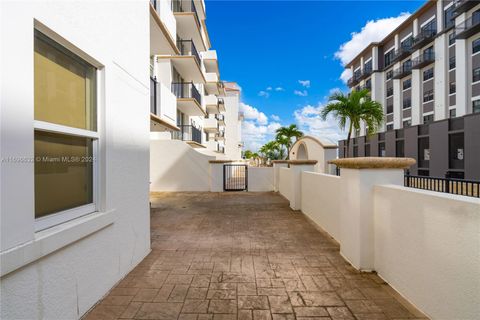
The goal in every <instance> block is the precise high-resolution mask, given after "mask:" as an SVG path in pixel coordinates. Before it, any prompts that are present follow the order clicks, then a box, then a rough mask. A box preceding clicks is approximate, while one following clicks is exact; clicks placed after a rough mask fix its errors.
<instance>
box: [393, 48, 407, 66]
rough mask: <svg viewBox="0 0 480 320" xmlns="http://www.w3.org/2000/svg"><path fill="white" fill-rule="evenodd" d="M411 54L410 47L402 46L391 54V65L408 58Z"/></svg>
mask: <svg viewBox="0 0 480 320" xmlns="http://www.w3.org/2000/svg"><path fill="white" fill-rule="evenodd" d="M411 53H412V47H411V46H404V47H401V48H400V49H398V50H395V53H394V54H393V59H392V63H395V62H397V61H399V60H402V59H403V58H405V57H407V56H409V55H410V54H411Z"/></svg>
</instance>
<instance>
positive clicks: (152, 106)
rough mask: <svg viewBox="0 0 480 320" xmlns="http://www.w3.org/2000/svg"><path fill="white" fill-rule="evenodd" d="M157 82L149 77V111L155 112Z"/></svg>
mask: <svg viewBox="0 0 480 320" xmlns="http://www.w3.org/2000/svg"><path fill="white" fill-rule="evenodd" d="M157 91H158V82H157V80H156V79H155V78H152V77H150V113H153V114H155V115H156V114H157V97H158V95H157Z"/></svg>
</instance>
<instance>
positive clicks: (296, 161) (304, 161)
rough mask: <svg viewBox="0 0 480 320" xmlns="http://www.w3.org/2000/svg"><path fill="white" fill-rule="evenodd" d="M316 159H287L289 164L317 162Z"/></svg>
mask: <svg viewBox="0 0 480 320" xmlns="http://www.w3.org/2000/svg"><path fill="white" fill-rule="evenodd" d="M317 162H318V161H317V160H288V162H287V163H288V164H290V165H292V164H293V165H302V164H317Z"/></svg>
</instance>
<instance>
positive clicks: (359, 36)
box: [335, 12, 410, 65]
mask: <svg viewBox="0 0 480 320" xmlns="http://www.w3.org/2000/svg"><path fill="white" fill-rule="evenodd" d="M409 16H410V13H408V12H403V13H401V14H400V15H399V16H397V17H390V18H383V19H378V20H370V21H368V22H367V23H366V24H365V26H363V27H362V30H361V31H360V32H353V33H352V38H351V39H350V40H349V41H347V42H345V43H344V44H342V45H341V46H340V49H339V50H338V51H337V52H336V53H335V57H336V58H337V59H340V61H341V62H342V64H343V65H346V64H347V63H348V62H350V61H351V60H352V59H353V58H355V56H356V55H357V54H359V53H360V52H361V51H362V50H363V49H365V47H366V46H368V45H369V44H370V43H371V42H376V41H380V40H382V39H383V38H385V37H386V36H387V35H388V34H389V33H390V32H392V31H393V30H394V29H395V28H396V27H398V26H399V25H400V24H401V23H402V22H403V21H405V20H406V19H407V18H408V17H409Z"/></svg>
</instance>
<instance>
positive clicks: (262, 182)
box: [248, 167, 273, 192]
mask: <svg viewBox="0 0 480 320" xmlns="http://www.w3.org/2000/svg"><path fill="white" fill-rule="evenodd" d="M248 191H252V192H264V191H273V167H266V168H257V167H248Z"/></svg>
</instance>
